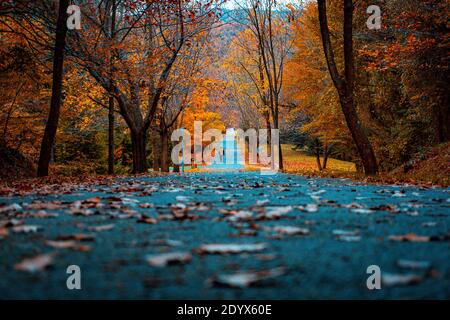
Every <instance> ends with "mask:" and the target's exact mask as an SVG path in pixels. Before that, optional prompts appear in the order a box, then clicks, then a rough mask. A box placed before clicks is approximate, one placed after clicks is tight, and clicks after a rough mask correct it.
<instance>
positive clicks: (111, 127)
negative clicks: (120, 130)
mask: <svg viewBox="0 0 450 320" xmlns="http://www.w3.org/2000/svg"><path fill="white" fill-rule="evenodd" d="M108 4H109V2H108ZM110 5H111V8H110V9H111V25H110V27H111V30H110V37H111V39H114V36H115V28H116V9H117V8H116V2H115V0H113V1H112V2H111V3H110ZM109 83H110V96H109V114H108V174H114V96H113V95H112V93H113V92H114V88H113V84H114V50H110V53H109Z"/></svg>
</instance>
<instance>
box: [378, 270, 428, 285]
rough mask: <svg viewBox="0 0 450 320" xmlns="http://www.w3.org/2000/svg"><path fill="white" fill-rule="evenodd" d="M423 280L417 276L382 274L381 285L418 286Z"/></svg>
mask: <svg viewBox="0 0 450 320" xmlns="http://www.w3.org/2000/svg"><path fill="white" fill-rule="evenodd" d="M422 281H423V278H422V277H421V276H419V275H417V274H391V273H383V274H382V275H381V283H382V284H383V285H385V286H387V287H393V286H405V285H412V284H418V283H420V282H422Z"/></svg>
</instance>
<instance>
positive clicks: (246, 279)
mask: <svg viewBox="0 0 450 320" xmlns="http://www.w3.org/2000/svg"><path fill="white" fill-rule="evenodd" d="M285 272H286V270H285V268H283V267H279V268H275V269H271V270H264V271H256V272H239V273H235V274H224V275H218V276H216V277H214V278H212V279H211V280H210V282H211V283H212V284H213V285H215V286H226V287H231V288H241V289H242V288H247V287H250V286H252V285H255V284H257V283H260V282H262V281H264V280H268V279H272V278H275V277H279V276H282V275H284V274H285Z"/></svg>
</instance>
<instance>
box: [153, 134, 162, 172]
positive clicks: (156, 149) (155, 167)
mask: <svg viewBox="0 0 450 320" xmlns="http://www.w3.org/2000/svg"><path fill="white" fill-rule="evenodd" d="M157 134H158V132H157V131H156V130H152V159H153V171H155V172H158V171H159V169H160V163H159V162H160V159H161V156H160V154H161V153H160V152H159V144H158V139H157Z"/></svg>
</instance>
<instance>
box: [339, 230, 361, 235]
mask: <svg viewBox="0 0 450 320" xmlns="http://www.w3.org/2000/svg"><path fill="white" fill-rule="evenodd" d="M333 234H334V235H335V236H357V235H358V234H359V231H358V230H333Z"/></svg>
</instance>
